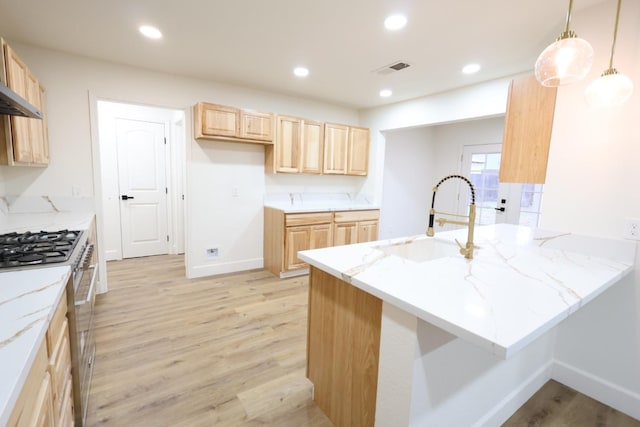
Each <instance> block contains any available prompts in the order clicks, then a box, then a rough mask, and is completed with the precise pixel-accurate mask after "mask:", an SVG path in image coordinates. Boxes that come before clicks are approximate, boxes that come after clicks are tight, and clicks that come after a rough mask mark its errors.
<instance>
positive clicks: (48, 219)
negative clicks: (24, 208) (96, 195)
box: [0, 210, 94, 233]
mask: <svg viewBox="0 0 640 427" xmlns="http://www.w3.org/2000/svg"><path fill="white" fill-rule="evenodd" d="M93 215H94V213H93V211H89V210H87V211H79V212H41V213H15V214H14V213H9V214H5V215H0V233H11V232H17V233H23V232H25V231H43V230H44V231H58V230H63V229H67V230H87V229H88V228H89V226H90V225H91V220H92V219H93Z"/></svg>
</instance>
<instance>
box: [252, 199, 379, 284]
mask: <svg viewBox="0 0 640 427" xmlns="http://www.w3.org/2000/svg"><path fill="white" fill-rule="evenodd" d="M379 215H380V211H379V210H377V209H376V210H364V211H348V212H347V211H345V212H342V211H339V212H335V213H334V212H305V213H285V212H283V211H281V210H279V209H274V208H269V207H265V209H264V267H265V268H266V269H267V270H269V271H270V272H272V273H273V274H275V275H278V276H280V277H287V276H290V275H296V274H302V273H305V272H306V269H307V267H308V265H307V264H306V263H305V262H304V261H301V260H300V259H298V252H299V251H304V250H307V249H319V248H326V247H329V246H337V245H345V244H351V243H362V242H369V241H373V240H377V238H378V218H379Z"/></svg>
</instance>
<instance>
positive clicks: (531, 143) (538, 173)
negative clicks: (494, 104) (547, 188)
mask: <svg viewBox="0 0 640 427" xmlns="http://www.w3.org/2000/svg"><path fill="white" fill-rule="evenodd" d="M556 93H557V88H550V87H545V86H542V85H541V84H540V83H538V81H537V80H536V79H535V77H533V76H530V77H524V78H519V79H514V80H512V81H511V84H510V86H509V97H508V100H507V112H506V116H505V126H504V137H503V138H504V139H503V143H502V160H501V164H500V182H517V183H533V184H543V183H544V181H545V178H546V175H547V159H548V157H549V144H550V143H551V128H552V127H553V114H554V111H555V105H556Z"/></svg>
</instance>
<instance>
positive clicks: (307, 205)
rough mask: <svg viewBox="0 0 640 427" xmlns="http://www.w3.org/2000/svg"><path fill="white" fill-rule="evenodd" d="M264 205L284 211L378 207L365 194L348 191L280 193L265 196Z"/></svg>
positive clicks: (348, 209) (326, 210)
mask: <svg viewBox="0 0 640 427" xmlns="http://www.w3.org/2000/svg"><path fill="white" fill-rule="evenodd" d="M264 206H265V207H269V208H274V209H278V210H281V211H283V212H285V213H303V212H333V211H353V210H369V209H380V206H378V205H376V204H374V203H371V202H370V201H369V198H368V197H366V196H353V195H351V194H348V193H280V194H269V195H267V196H265V200H264Z"/></svg>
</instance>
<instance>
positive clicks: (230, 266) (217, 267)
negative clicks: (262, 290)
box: [187, 258, 264, 279]
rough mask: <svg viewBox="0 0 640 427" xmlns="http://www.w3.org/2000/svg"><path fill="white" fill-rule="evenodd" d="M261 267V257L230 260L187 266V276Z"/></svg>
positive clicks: (212, 274) (234, 271)
mask: <svg viewBox="0 0 640 427" xmlns="http://www.w3.org/2000/svg"><path fill="white" fill-rule="evenodd" d="M263 267H264V261H263V259H262V258H254V259H246V260H240V261H231V262H225V263H219V264H211V265H197V266H195V267H191V268H187V277H188V278H189V279H195V278H197V277H206V276H215V275H218V274H228V273H236V272H239V271H246V270H255V269H257V268H263Z"/></svg>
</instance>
